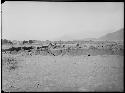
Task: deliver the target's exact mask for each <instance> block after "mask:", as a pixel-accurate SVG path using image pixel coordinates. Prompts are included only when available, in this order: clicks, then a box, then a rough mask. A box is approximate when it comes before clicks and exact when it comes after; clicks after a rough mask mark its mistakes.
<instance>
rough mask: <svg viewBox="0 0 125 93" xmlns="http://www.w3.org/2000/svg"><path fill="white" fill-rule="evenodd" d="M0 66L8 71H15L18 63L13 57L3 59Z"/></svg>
mask: <svg viewBox="0 0 125 93" xmlns="http://www.w3.org/2000/svg"><path fill="white" fill-rule="evenodd" d="M2 66H4V67H5V68H7V69H8V70H15V69H16V68H17V67H18V62H17V60H16V58H14V57H3V58H2Z"/></svg>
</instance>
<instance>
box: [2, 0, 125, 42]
mask: <svg viewBox="0 0 125 93" xmlns="http://www.w3.org/2000/svg"><path fill="white" fill-rule="evenodd" d="M2 11H3V16H2V25H3V29H2V31H3V38H6V39H10V40H29V39H37V40H52V39H56V38H61V37H68V36H69V37H70V36H71V38H77V39H83V38H90V37H92V38H95V37H100V36H102V35H104V34H106V33H109V32H114V31H116V30H118V29H121V28H123V27H124V24H123V22H124V3H122V2H108V3H106V2H105V3H104V2H102V3H92V2H31V1H30V2H28V1H27V2H19V1H17V2H14V1H11V2H9V1H8V2H7V1H6V2H5V3H4V4H3V5H2Z"/></svg>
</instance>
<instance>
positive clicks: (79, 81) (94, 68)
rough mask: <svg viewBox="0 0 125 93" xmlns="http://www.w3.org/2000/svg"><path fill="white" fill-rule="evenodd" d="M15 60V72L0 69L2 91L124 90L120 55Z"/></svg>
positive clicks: (16, 56) (34, 57)
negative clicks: (16, 63) (16, 64)
mask: <svg viewBox="0 0 125 93" xmlns="http://www.w3.org/2000/svg"><path fill="white" fill-rule="evenodd" d="M3 56H5V57H7V56H8V55H7V56H6V55H3ZM10 56H12V55H10ZM15 58H16V59H17V61H18V68H17V69H15V70H13V71H8V70H7V68H5V66H3V67H2V89H3V91H123V56H118V55H102V56H100V55H97V56H85V55H84V56H41V55H34V56H18V55H15Z"/></svg>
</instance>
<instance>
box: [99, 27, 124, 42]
mask: <svg viewBox="0 0 125 93" xmlns="http://www.w3.org/2000/svg"><path fill="white" fill-rule="evenodd" d="M98 40H110V41H123V40H124V29H120V30H118V31H116V32H112V33H108V34H106V35H104V36H102V37H100V38H98Z"/></svg>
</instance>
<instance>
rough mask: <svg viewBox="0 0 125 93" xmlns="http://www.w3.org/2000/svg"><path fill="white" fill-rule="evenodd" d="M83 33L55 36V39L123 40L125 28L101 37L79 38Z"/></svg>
mask: <svg viewBox="0 0 125 93" xmlns="http://www.w3.org/2000/svg"><path fill="white" fill-rule="evenodd" d="M81 35H82V34H75V35H74V34H70V35H63V36H62V37H59V38H55V39H54V40H57V41H58V40H63V41H72V40H85V41H89V40H93V41H98V40H104V41H105V40H108V41H123V39H124V29H120V30H118V31H115V32H112V33H108V34H106V35H103V36H101V37H99V38H79V36H80V37H81Z"/></svg>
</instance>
